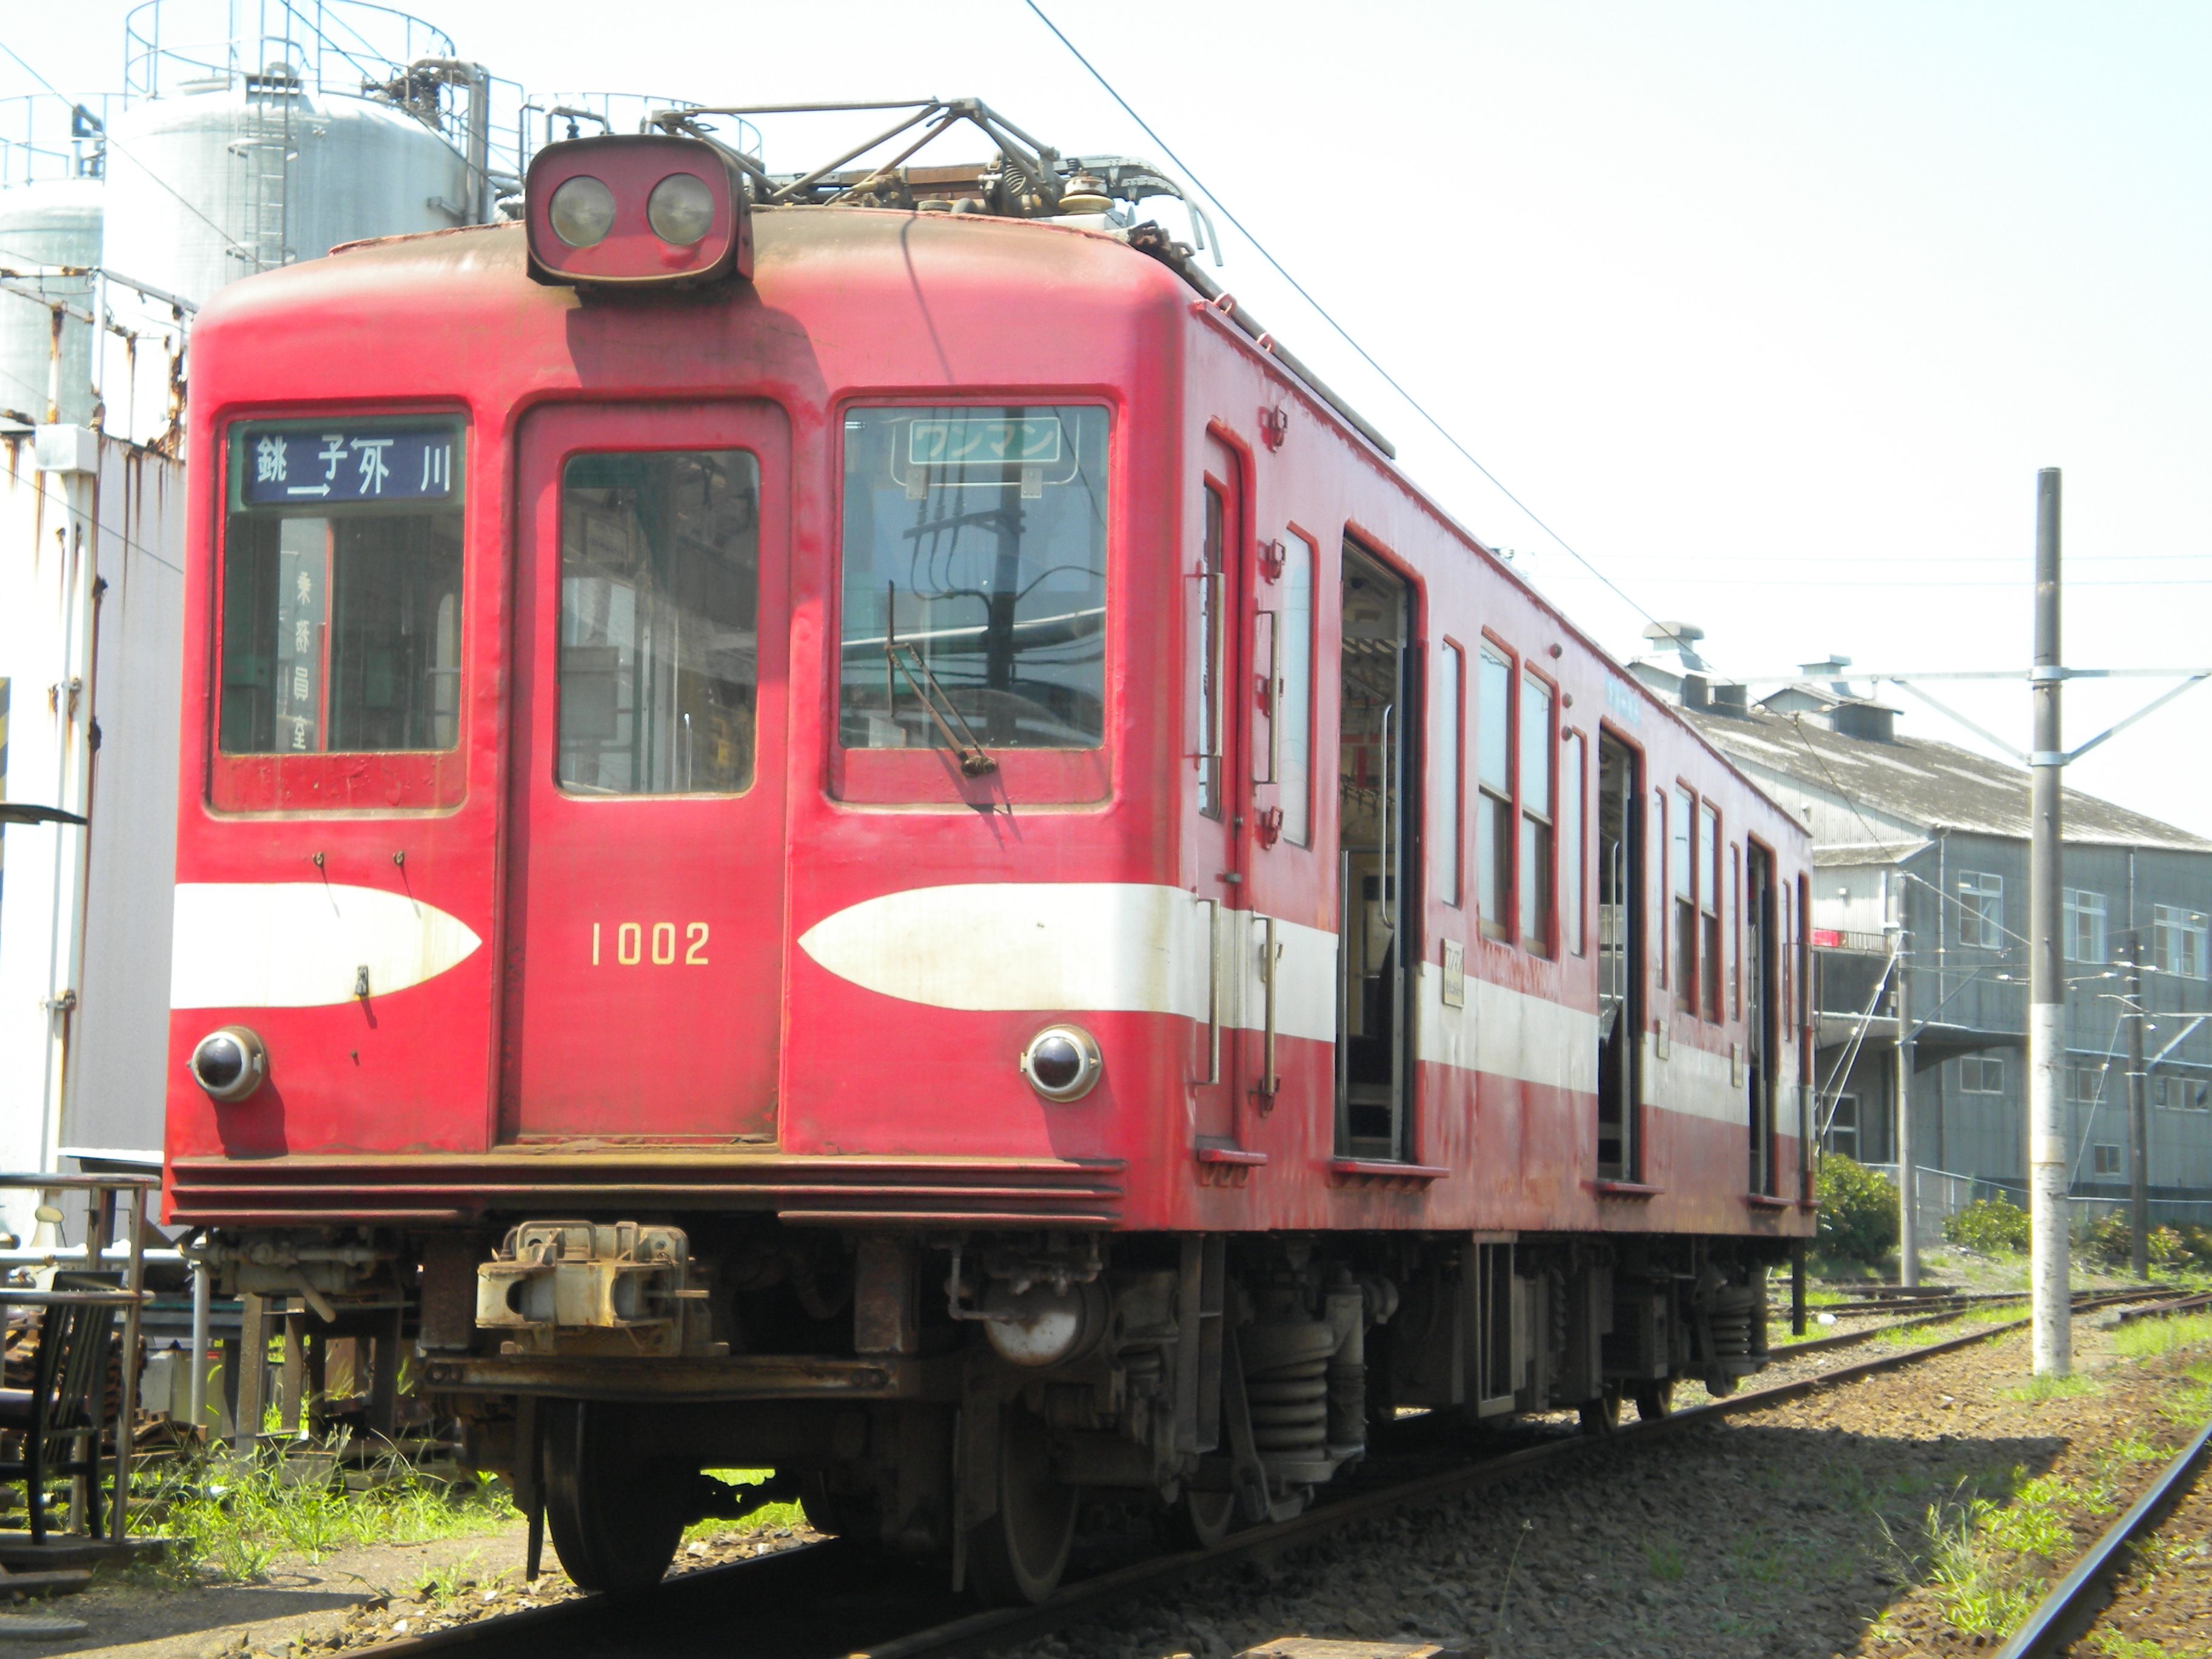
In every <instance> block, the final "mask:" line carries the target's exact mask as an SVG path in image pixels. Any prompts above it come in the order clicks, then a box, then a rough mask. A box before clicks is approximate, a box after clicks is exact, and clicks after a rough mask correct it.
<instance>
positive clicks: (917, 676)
mask: <svg viewBox="0 0 2212 1659" xmlns="http://www.w3.org/2000/svg"><path fill="white" fill-rule="evenodd" d="M884 663H885V665H886V666H887V667H890V668H895V669H896V670H897V671H899V672H900V673H901V674H902V675H904V676H905V677H906V683H907V684H908V685H910V686H912V687H913V688H914V695H915V696H917V697H919V698H921V706H922V708H924V709H926V710H927V711H928V714H929V718H930V719H931V720H934V721H935V722H936V723H937V729H938V731H939V732H940V733H942V734H943V736H944V738H945V744H947V746H949V747H950V748H951V750H953V752H954V753H956V754H957V755H958V756H959V757H960V769H961V771H962V772H963V773H964V774H965V775H968V776H969V777H971V778H980V777H981V776H982V775H984V774H985V773H987V772H995V771H997V770H998V769H999V763H998V762H997V761H995V760H994V759H993V758H992V757H991V755H990V752H989V751H988V750H986V749H985V748H984V747H983V744H982V742H981V739H980V738H977V737H976V735H975V732H973V731H972V730H971V729H970V728H969V725H968V722H967V721H966V720H963V719H962V718H961V715H960V711H959V709H958V708H955V707H954V706H953V702H952V699H951V697H950V696H947V695H946V694H945V688H944V687H943V686H941V685H939V684H938V683H937V676H936V675H934V674H933V673H931V672H930V671H929V664H928V662H927V660H926V659H924V658H923V656H922V654H921V650H920V649H919V648H918V647H915V646H911V645H905V644H902V643H901V642H900V640H899V636H898V626H897V624H896V623H894V622H893V621H892V620H891V613H890V605H885V606H884ZM955 726H957V727H958V728H959V730H958V731H957V732H956V731H955V730H954V729H953V728H954V727H955Z"/></svg>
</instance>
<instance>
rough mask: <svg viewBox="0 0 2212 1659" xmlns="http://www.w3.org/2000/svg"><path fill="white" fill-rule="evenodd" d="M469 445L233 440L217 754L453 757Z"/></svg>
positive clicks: (438, 436) (418, 431) (328, 428)
mask: <svg viewBox="0 0 2212 1659" xmlns="http://www.w3.org/2000/svg"><path fill="white" fill-rule="evenodd" d="M461 439H462V434H461V430H460V428H459V426H458V424H457V423H455V422H451V421H444V422H435V423H424V422H420V421H417V422H405V423H400V422H317V423H313V424H312V425H311V424H309V423H306V422H262V423H256V424H252V425H244V424H241V425H240V426H237V427H234V428H232V431H231V453H230V511H229V513H228V522H227V523H226V525H225V526H224V532H223V554H222V696H221V704H220V712H219V714H218V720H217V732H218V738H217V744H216V746H217V748H218V749H219V750H221V751H222V752H223V753H225V754H230V755H286V754H293V755H319V754H376V753H391V752H398V751H407V750H450V749H453V747H454V746H455V745H456V744H458V742H459V737H460V672H461V668H460V660H461V485H460V476H461V475H460V468H459V460H460V454H461Z"/></svg>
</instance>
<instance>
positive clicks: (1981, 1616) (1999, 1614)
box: [1922, 1498, 2036, 1637]
mask: <svg viewBox="0 0 2212 1659" xmlns="http://www.w3.org/2000/svg"><path fill="white" fill-rule="evenodd" d="M1996 1514H2002V1509H2001V1508H2000V1506H1999V1505H1997V1504H1994V1503H1992V1502H1991V1501H1990V1499H1988V1498H1969V1499H1967V1500H1966V1502H1964V1503H1946V1504H1929V1506H1928V1514H1927V1517H1926V1519H1925V1520H1924V1522H1923V1523H1922V1530H1923V1533H1924V1534H1926V1537H1927V1541H1928V1588H1929V1591H1930V1592H1931V1593H1932V1594H1933V1595H1934V1596H1935V1598H1936V1605H1937V1606H1938V1607H1941V1608H1942V1613H1943V1618H1944V1621H1945V1622H1946V1623H1947V1624H1948V1625H1949V1626H1951V1628H1952V1629H1954V1630H1955V1631H1957V1632H1959V1633H1960V1635H1962V1636H1983V1637H2001V1636H2003V1635H2005V1634H2007V1633H2008V1632H2010V1631H2012V1630H2013V1629H2014V1628H2015V1627H2016V1626H2018V1625H2019V1624H2020V1622H2021V1620H2024V1619H2026V1618H2027V1615H2028V1614H2029V1613H2031V1612H2033V1610H2034V1607H2035V1600H2036V1598H2035V1596H2034V1595H2033V1593H2032V1592H2031V1591H2030V1589H2028V1586H2027V1583H2024V1582H2023V1575H2022V1573H2021V1565H2022V1560H2021V1556H2020V1555H2018V1554H2017V1553H2013V1552H2010V1551H2006V1552H2005V1553H2003V1554H2000V1553H1999V1549H2001V1548H2002V1546H1999V1547H1998V1548H1992V1547H1991V1544H1992V1542H1993V1541H1992V1540H1991V1539H1990V1537H1989V1536H1988V1534H1987V1529H1986V1528H1985V1526H1984V1522H1986V1521H1987V1519H1988V1518H1989V1517H1990V1516H1992V1515H1996Z"/></svg>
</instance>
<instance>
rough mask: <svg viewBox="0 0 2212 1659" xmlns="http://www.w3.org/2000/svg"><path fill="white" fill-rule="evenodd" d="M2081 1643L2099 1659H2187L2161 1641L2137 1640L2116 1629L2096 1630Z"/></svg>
mask: <svg viewBox="0 0 2212 1659" xmlns="http://www.w3.org/2000/svg"><path fill="white" fill-rule="evenodd" d="M2082 1645H2083V1646H2085V1647H2086V1648H2087V1649H2088V1650H2089V1651H2090V1652H2091V1653H2093V1654H2096V1655H2098V1656H2100V1659H2187V1656H2185V1655H2184V1654H2178V1653H2176V1652H2174V1650H2172V1648H2170V1647H2168V1646H2166V1644H2165V1643H2163V1642H2154V1641H2151V1640H2149V1639H2148V1638H2144V1639H2142V1640H2141V1641H2138V1640H2136V1638H2133V1637H2128V1636H2123V1635H2121V1634H2120V1632H2118V1631H2116V1630H2100V1631H2097V1632H2094V1633H2093V1634H2092V1635H2091V1636H2090V1638H2089V1639H2088V1640H2087V1642H2086V1643H2084V1644H2082Z"/></svg>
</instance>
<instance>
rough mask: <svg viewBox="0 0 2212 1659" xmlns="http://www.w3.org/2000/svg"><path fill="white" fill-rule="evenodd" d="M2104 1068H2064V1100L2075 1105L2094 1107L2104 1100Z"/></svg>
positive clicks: (2097, 1066) (2099, 1066) (2100, 1065)
mask: <svg viewBox="0 0 2212 1659" xmlns="http://www.w3.org/2000/svg"><path fill="white" fill-rule="evenodd" d="M2104 1094H2105V1067H2104V1065H2103V1064H2102V1063H2101V1062H2100V1063H2099V1064H2097V1065H2095V1066H2068V1067H2066V1098H2067V1099H2069V1100H2070V1101H2072V1102H2074V1103H2075V1104H2076V1105H2081V1106H2093V1105H2095V1104H2096V1103H2098V1102H2099V1101H2100V1100H2101V1099H2103V1098H2104Z"/></svg>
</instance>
